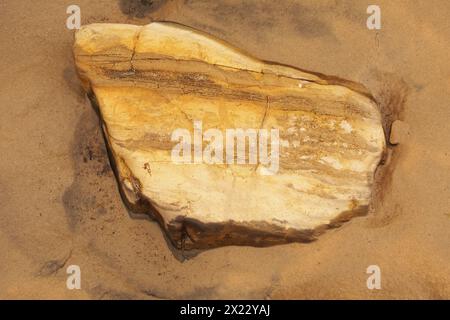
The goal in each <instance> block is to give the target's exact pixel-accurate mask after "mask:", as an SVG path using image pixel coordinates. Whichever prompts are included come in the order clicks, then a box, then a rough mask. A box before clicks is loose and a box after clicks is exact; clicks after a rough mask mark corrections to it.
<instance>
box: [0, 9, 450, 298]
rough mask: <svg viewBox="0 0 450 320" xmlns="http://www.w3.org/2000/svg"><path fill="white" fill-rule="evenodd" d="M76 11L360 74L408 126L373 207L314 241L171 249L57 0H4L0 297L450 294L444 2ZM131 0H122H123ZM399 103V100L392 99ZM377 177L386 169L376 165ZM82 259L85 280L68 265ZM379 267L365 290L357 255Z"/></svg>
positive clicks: (353, 76)
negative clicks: (109, 127)
mask: <svg viewBox="0 0 450 320" xmlns="http://www.w3.org/2000/svg"><path fill="white" fill-rule="evenodd" d="M76 2H77V4H78V5H79V6H80V7H81V13H82V23H83V24H87V23H92V22H114V23H134V24H140V25H143V24H147V23H148V22H149V21H153V20H169V21H175V22H179V23H182V24H185V25H189V26H192V27H194V28H197V29H200V30H203V31H205V32H208V33H210V34H213V35H215V36H217V37H219V38H222V39H224V40H226V41H228V42H230V43H232V44H233V45H235V46H237V47H240V48H242V49H244V50H246V51H248V52H249V53H250V54H252V55H254V56H257V57H258V58H261V59H264V60H270V61H278V62H281V63H285V64H289V65H293V66H296V67H299V68H302V69H307V70H312V71H315V72H321V73H325V74H330V75H335V76H338V77H341V78H345V79H350V80H354V81H357V82H361V83H363V84H364V85H366V86H367V87H368V89H369V90H370V91H371V92H372V93H373V94H374V96H375V98H376V99H377V100H378V101H379V102H380V104H381V105H382V107H383V108H385V109H386V108H388V107H389V106H400V105H403V111H401V112H398V111H396V112H395V113H394V114H393V115H392V119H395V118H400V119H401V120H403V121H405V122H406V123H407V124H408V125H409V128H410V133H409V135H407V136H406V141H405V142H403V143H400V144H399V145H398V146H396V147H395V148H392V150H393V157H392V159H391V161H389V164H388V166H384V168H383V170H382V171H380V173H384V178H383V179H381V178H380V184H379V187H378V188H377V192H376V195H375V199H374V204H373V209H372V211H371V212H370V213H369V214H368V215H367V216H365V217H360V218H355V219H353V220H351V221H350V222H348V223H346V224H344V225H343V226H342V227H340V228H337V229H333V230H329V231H328V232H326V233H325V234H324V235H322V236H321V237H320V238H319V240H317V241H315V242H313V243H308V244H289V245H281V246H276V247H269V248H253V247H223V248H218V249H213V250H209V251H205V252H202V253H200V254H199V255H197V256H195V257H194V258H191V259H189V260H185V261H184V262H181V261H180V259H177V257H175V255H174V253H173V252H172V251H171V249H170V248H169V246H168V244H167V242H166V240H165V239H164V236H163V233H162V232H161V230H160V228H159V226H158V225H157V224H156V223H154V222H152V221H148V220H145V219H136V218H131V217H130V216H129V214H128V212H127V210H126V209H125V208H124V205H123V204H122V201H121V199H120V196H119V193H118V191H117V185H116V182H115V179H114V176H113V174H112V171H111V169H110V166H109V163H108V158H107V155H106V152H105V149H104V142H103V139H102V137H101V133H100V130H99V126H98V120H97V117H96V114H95V112H94V111H93V109H92V108H91V106H90V105H89V103H88V102H87V100H86V99H85V96H84V93H83V91H82V90H81V88H80V83H79V80H78V78H77V76H76V73H75V69H74V64H73V59H72V53H71V46H72V43H73V31H72V30H67V29H66V27H65V20H66V18H67V16H68V15H67V14H66V6H67V5H68V3H67V2H66V1H45V0H40V1H26V0H6V1H2V2H1V3H0V19H1V23H0V43H1V46H0V56H1V57H2V59H1V61H0V64H1V70H2V72H1V73H0V111H1V116H0V139H1V143H0V148H1V150H0V151H1V152H0V250H1V255H0V275H1V276H0V298H68V299H77V298H92V299H119V298H257V299H264V298H271V299H285V298H286V299H295V298H301V299H302V298H308V299H309V298H326V299H328V298H370V299H380V298H394V299H399V298H419V299H431V298H435V299H449V298H450V263H449V262H450V232H449V231H450V125H449V119H450V107H449V104H448V101H450V90H449V88H450V67H449V63H448V53H449V52H450V42H449V39H450V22H449V20H448V17H449V16H450V3H449V2H448V1H446V0H441V1H437V0H436V1H395V2H394V1H388V0H384V1H378V4H379V5H380V7H381V10H382V29H381V30H379V31H371V30H368V29H367V28H366V25H365V22H366V18H367V14H366V8H367V6H368V4H370V3H369V2H367V1H359V0H355V1H337V0H336V1H331V0H330V1H313V0H311V1H297V2H294V1H279V2H274V1H252V2H250V1H245V2H244V1H221V3H220V4H219V3H217V4H216V3H215V2H211V3H209V4H207V3H204V2H197V1H189V2H186V3H185V2H183V1H170V2H167V3H163V2H162V1H155V4H154V5H153V6H152V7H145V6H143V5H137V4H135V3H138V2H139V1H125V0H122V1H116V0H114V1H113V0H98V1H88V0H78V1H76ZM130 3H131V6H130ZM395 110H398V108H397V109H395ZM380 176H381V175H380ZM71 264H76V265H79V266H80V267H81V272H82V276H81V283H82V284H81V286H82V288H81V290H68V289H67V288H66V278H67V274H66V268H67V266H69V265H71ZM373 264H375V265H378V266H379V267H380V268H381V273H382V280H381V285H382V289H381V290H368V289H367V287H366V280H367V277H368V275H367V274H366V268H367V267H368V266H369V265H373Z"/></svg>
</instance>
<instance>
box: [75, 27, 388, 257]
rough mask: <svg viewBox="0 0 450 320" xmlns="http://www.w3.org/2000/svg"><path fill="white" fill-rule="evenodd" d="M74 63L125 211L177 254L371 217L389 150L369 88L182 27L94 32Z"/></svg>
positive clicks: (300, 235) (298, 237) (299, 234)
mask: <svg viewBox="0 0 450 320" xmlns="http://www.w3.org/2000/svg"><path fill="white" fill-rule="evenodd" d="M74 55H75V62H76V65H77V69H78V73H79V76H80V78H81V80H82V83H83V86H84V87H85V89H86V90H87V92H88V94H89V96H90V97H91V99H92V101H93V104H94V105H95V106H96V107H97V108H98V111H99V115H100V117H101V123H102V128H103V131H104V136H105V141H106V144H107V146H108V149H109V153H110V159H111V162H112V164H113V167H114V170H115V172H116V177H117V179H118V184H119V186H120V189H121V194H122V196H123V198H124V200H125V202H126V203H127V205H128V206H129V208H130V210H131V211H133V212H139V213H148V214H150V215H151V216H153V217H155V218H156V219H157V220H158V221H159V223H160V224H161V226H162V228H163V229H164V230H165V232H166V233H167V235H168V237H169V239H170V240H171V241H172V242H173V244H174V245H175V246H176V247H178V248H183V249H192V248H209V247H216V246H221V245H230V244H237V245H255V246H266V245H272V244H278V243H286V242H293V241H310V240H312V239H314V238H315V237H316V236H317V234H319V233H320V232H322V231H323V230H324V229H325V228H327V227H329V226H334V225H336V224H339V223H340V222H341V221H344V220H347V219H349V218H350V217H352V216H354V215H357V214H362V213H364V212H365V211H366V210H367V206H368V204H369V201H370V198H371V188H372V184H373V180H374V179H373V177H374V172H375V169H376V167H377V165H378V164H379V161H380V159H381V156H382V154H383V151H384V148H385V137H384V132H383V129H382V123H381V115H380V112H379V110H378V108H377V105H376V104H375V102H374V101H373V100H372V99H371V97H370V95H369V94H367V93H366V92H365V91H364V89H362V88H361V87H360V86H358V85H356V84H354V83H351V82H347V81H341V80H336V79H334V78H331V77H326V76H322V75H316V74H311V73H308V72H304V71H301V70H298V69H295V68H292V67H288V66H284V65H279V64H274V63H267V62H263V61H260V60H258V59H255V58H253V57H250V56H248V55H247V54H245V53H242V52H240V51H239V50H237V49H235V48H233V47H232V46H230V45H228V44H226V43H224V42H222V41H220V40H218V39H214V38H213V37H211V36H208V35H206V34H203V33H202V32H199V31H196V30H193V29H190V28H187V27H185V26H181V25H178V24H173V23H160V22H154V23H151V24H149V25H146V26H134V25H121V24H92V25H87V26H84V27H82V28H81V29H80V30H79V31H78V32H77V33H76V40H75V45H74ZM214 129H215V130H214ZM233 129H242V130H243V132H245V133H247V134H248V136H247V140H245V141H246V142H245V143H241V142H242V141H244V140H239V138H236V139H231V137H232V136H230V138H229V139H227V138H228V137H229V136H228V135H227V134H228V133H232V132H233V131H230V130H233ZM245 130H247V131H245ZM236 132H237V131H234V133H236ZM181 133H184V134H186V133H188V134H189V137H185V138H182V137H181V135H180V134H181ZM272 133H273V134H272ZM188 138H189V139H188ZM265 138H267V139H265ZM219 140H220V141H219ZM183 142H184V145H183V146H182V145H181V143H183ZM199 142H200V144H198V143H199ZM231 142H234V144H235V146H232V147H230V149H227V146H229V145H230V143H231ZM264 142H265V143H264ZM221 145H222V146H223V148H222V149H221ZM181 147H184V148H185V149H182V148H181ZM180 150H181V151H183V150H184V151H186V150H189V152H184V153H183V152H179V154H180V155H181V154H182V155H183V157H181V160H180V158H176V157H175V158H174V154H175V155H176V154H178V151H180ZM212 150H213V151H214V152H213V151H212ZM221 150H222V152H221ZM250 150H253V151H250ZM254 150H256V152H255V151H254ZM265 152H267V157H264V155H265ZM255 159H256V160H255ZM183 161H184V162H183Z"/></svg>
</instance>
